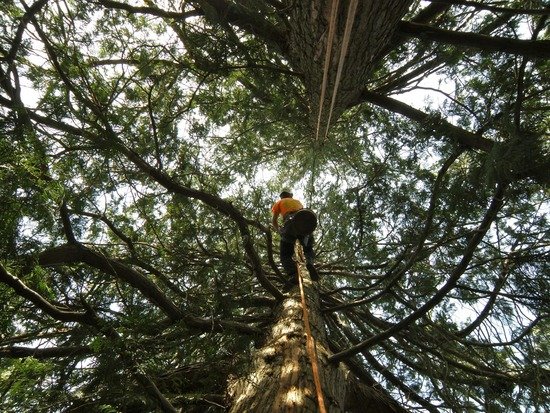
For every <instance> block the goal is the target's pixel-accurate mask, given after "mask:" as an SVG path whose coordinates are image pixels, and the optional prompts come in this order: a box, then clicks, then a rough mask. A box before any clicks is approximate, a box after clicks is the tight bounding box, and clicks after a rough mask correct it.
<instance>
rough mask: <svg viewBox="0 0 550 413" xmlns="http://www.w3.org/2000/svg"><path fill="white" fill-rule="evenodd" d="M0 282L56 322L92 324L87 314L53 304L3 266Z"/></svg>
mask: <svg viewBox="0 0 550 413" xmlns="http://www.w3.org/2000/svg"><path fill="white" fill-rule="evenodd" d="M0 282H2V283H4V284H6V285H8V286H10V287H11V288H13V290H14V291H15V292H16V293H17V294H18V295H20V296H21V297H23V298H26V299H27V300H29V301H30V302H32V303H33V304H34V305H36V306H37V307H38V308H40V309H41V310H42V311H44V312H45V313H46V314H48V315H49V316H51V317H52V318H55V319H56V320H59V321H65V322H77V323H83V324H90V323H91V320H90V317H89V315H88V314H87V313H86V312H77V311H67V310H64V309H61V308H59V307H57V306H55V305H53V304H51V303H50V302H48V301H47V300H46V299H45V298H44V297H42V296H41V295H40V294H38V293H37V292H36V291H34V290H33V289H31V288H29V287H27V286H26V285H25V283H23V281H21V280H20V279H19V278H17V277H16V276H14V275H12V274H10V273H9V272H8V271H7V270H6V269H5V268H4V267H3V266H2V265H1V264H0Z"/></svg>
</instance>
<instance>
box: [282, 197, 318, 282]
mask: <svg viewBox="0 0 550 413" xmlns="http://www.w3.org/2000/svg"><path fill="white" fill-rule="evenodd" d="M280 198H281V199H279V200H278V201H277V202H276V203H275V204H274V205H273V207H272V208H271V212H272V213H273V219H272V225H273V228H274V229H275V230H276V231H278V232H279V233H280V234H281V242H280V258H281V264H282V265H283V268H284V270H285V272H286V273H287V275H288V280H287V283H288V284H297V283H298V278H297V276H296V264H295V263H294V261H293V260H292V255H293V254H294V243H295V242H296V240H298V241H299V242H300V244H302V247H303V249H304V255H305V257H306V268H307V270H308V271H309V275H310V277H311V279H312V280H313V281H317V280H319V273H318V272H317V269H316V268H315V266H314V265H313V261H314V259H315V252H314V251H313V230H314V229H315V227H316V226H317V217H316V216H315V214H314V213H313V212H312V211H311V210H309V209H304V207H303V205H302V203H301V202H300V201H299V200H297V199H294V198H292V193H291V192H289V191H286V190H285V191H283V192H281V194H280ZM279 215H281V216H282V218H283V225H282V227H279Z"/></svg>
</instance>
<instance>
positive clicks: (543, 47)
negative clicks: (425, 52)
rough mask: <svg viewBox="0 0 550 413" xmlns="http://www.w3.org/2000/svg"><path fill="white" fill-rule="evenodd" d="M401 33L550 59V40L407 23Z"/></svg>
mask: <svg viewBox="0 0 550 413" xmlns="http://www.w3.org/2000/svg"><path fill="white" fill-rule="evenodd" d="M399 33H401V34H403V35H405V36H414V37H419V38H421V39H423V40H428V41H433V42H438V43H447V44H452V45H453V46H457V47H472V48H475V49H479V50H483V51H486V52H503V53H510V54H515V55H521V56H529V57H536V58H543V59H544V58H548V57H550V40H519V39H508V38H505V37H496V36H486V35H483V34H477V33H466V32H455V31H452V30H445V29H439V28H437V27H433V26H428V25H424V24H418V23H411V22H405V21H402V22H401V23H400V24H399Z"/></svg>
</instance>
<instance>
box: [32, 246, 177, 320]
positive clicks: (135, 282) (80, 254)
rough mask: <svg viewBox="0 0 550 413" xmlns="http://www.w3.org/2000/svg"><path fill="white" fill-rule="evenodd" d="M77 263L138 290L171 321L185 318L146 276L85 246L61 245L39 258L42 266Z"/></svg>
mask: <svg viewBox="0 0 550 413" xmlns="http://www.w3.org/2000/svg"><path fill="white" fill-rule="evenodd" d="M77 262H83V263H86V264H88V265H90V266H91V267H94V268H97V269H99V270H101V271H103V272H104V273H106V274H111V275H114V276H115V277H117V278H119V279H122V280H124V281H125V282H127V283H128V284H130V285H131V286H132V287H135V288H137V289H138V290H139V291H141V293H142V294H143V295H144V296H145V297H147V298H148V299H149V300H150V301H151V302H152V303H153V304H155V305H156V306H158V307H159V308H161V309H162V310H163V311H164V312H165V313H166V314H167V315H168V317H170V319H171V320H173V321H177V320H181V319H182V318H183V312H182V311H181V310H180V309H179V308H178V307H177V306H176V305H175V304H174V303H173V302H172V301H171V300H170V299H169V298H168V297H167V296H166V295H165V294H164V293H163V292H162V291H161V290H160V289H159V288H158V287H157V285H156V284H155V283H154V282H152V281H151V280H149V279H148V278H147V277H146V276H145V275H143V274H141V273H139V272H138V271H136V270H134V269H133V268H131V267H128V266H127V265H125V264H123V263H121V262H120V261H118V260H115V259H112V258H108V257H107V256H105V255H102V254H100V253H98V252H95V251H92V250H91V249H89V248H86V247H85V246H83V245H75V244H65V245H61V246H59V247H55V248H52V249H49V250H46V251H44V252H42V253H41V254H40V255H39V257H38V263H39V264H40V265H42V266H51V265H59V264H72V263H77Z"/></svg>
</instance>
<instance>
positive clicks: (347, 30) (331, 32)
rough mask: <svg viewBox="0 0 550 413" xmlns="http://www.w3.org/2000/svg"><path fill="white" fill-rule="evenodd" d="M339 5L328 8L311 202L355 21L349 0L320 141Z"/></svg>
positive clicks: (353, 6)
mask: <svg viewBox="0 0 550 413" xmlns="http://www.w3.org/2000/svg"><path fill="white" fill-rule="evenodd" d="M339 5H340V0H332V2H331V9H330V16H329V29H328V35H327V47H326V51H325V63H324V66H323V81H322V83H321V93H320V96H319V113H318V116H317V128H316V130H315V142H314V145H313V157H312V158H313V160H312V166H311V178H310V183H309V191H308V192H309V194H308V203H310V204H311V199H312V198H313V193H314V188H315V167H316V160H317V152H318V149H319V147H320V143H322V142H324V141H326V140H327V139H328V132H329V128H330V122H331V120H332V112H333V110H334V105H335V102H336V96H337V94H338V87H339V85H340V79H341V78H342V72H343V68H344V61H345V59H346V55H347V53H348V46H349V41H350V38H351V30H352V28H353V23H354V21H355V14H356V12H357V5H358V0H351V2H350V4H349V7H348V13H347V16H346V25H345V27H344V36H343V39H342V47H341V49H340V54H339V57H338V68H337V70H336V77H335V79H334V88H333V90H332V98H331V102H330V107H329V110H328V117H327V123H326V128H325V133H324V134H323V139H322V140H321V141H320V139H319V134H320V131H321V119H322V116H323V108H324V102H325V94H326V89H327V83H328V74H329V69H330V61H331V56H332V44H333V43H334V36H335V33H336V18H337V16H338V8H339Z"/></svg>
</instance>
